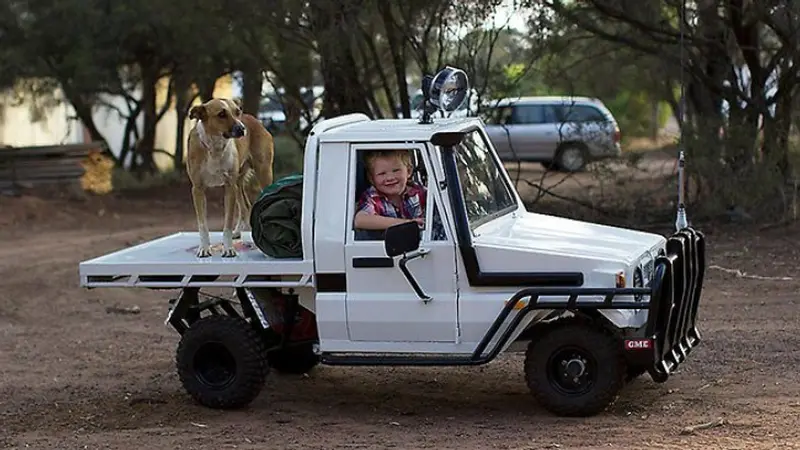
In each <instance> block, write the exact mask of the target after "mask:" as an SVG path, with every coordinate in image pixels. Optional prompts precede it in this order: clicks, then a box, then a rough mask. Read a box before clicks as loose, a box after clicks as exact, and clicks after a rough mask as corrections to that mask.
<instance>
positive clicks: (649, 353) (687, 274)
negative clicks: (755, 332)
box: [623, 228, 706, 383]
mask: <svg viewBox="0 0 800 450" xmlns="http://www.w3.org/2000/svg"><path fill="white" fill-rule="evenodd" d="M705 270H706V248H705V237H704V236H703V234H702V233H701V232H699V231H697V230H694V229H692V228H687V229H684V230H681V231H678V232H677V233H675V234H673V235H672V236H670V237H669V238H668V239H667V244H666V255H663V256H659V257H658V258H657V259H656V261H655V274H654V277H653V285H652V286H651V287H652V289H653V294H652V296H651V298H650V307H649V312H648V320H647V323H646V325H645V326H644V327H643V328H642V329H641V330H639V333H636V334H637V336H629V337H626V338H625V340H624V343H623V344H624V348H625V351H626V355H627V357H628V362H629V364H630V365H631V366H634V367H643V368H646V369H647V371H648V372H649V373H650V376H651V377H652V378H653V380H654V381H656V382H659V383H663V382H664V381H666V380H667V379H668V378H669V376H670V375H671V374H673V373H674V372H675V370H676V369H677V368H678V366H680V365H681V364H682V363H684V362H685V361H686V359H687V357H688V355H689V353H690V352H691V351H692V349H694V348H695V347H697V345H698V344H699V343H700V340H701V337H700V331H699V330H698V327H697V310H698V306H699V303H700V294H701V292H702V289H703V279H704V278H705Z"/></svg>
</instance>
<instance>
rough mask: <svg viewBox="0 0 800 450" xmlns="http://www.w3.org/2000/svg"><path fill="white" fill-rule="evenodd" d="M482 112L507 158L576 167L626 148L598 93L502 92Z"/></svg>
mask: <svg viewBox="0 0 800 450" xmlns="http://www.w3.org/2000/svg"><path fill="white" fill-rule="evenodd" d="M482 115H483V119H484V121H485V122H486V129H487V131H488V133H489V136H490V137H491V140H492V143H493V144H494V147H495V148H496V149H497V153H498V154H499V155H500V158H501V159H503V160H506V161H516V160H518V159H519V160H522V161H536V162H541V163H542V164H543V165H544V166H545V167H546V168H548V169H551V168H552V169H557V170H563V171H567V172H576V171H580V170H583V169H584V167H585V166H586V164H588V163H589V162H592V161H597V160H601V159H605V158H613V157H617V156H619V155H620V154H621V151H622V149H621V147H620V138H621V132H620V129H619V125H618V124H617V121H616V119H615V118H614V116H613V115H612V114H611V111H609V110H608V108H606V106H605V105H604V104H603V102H601V101H600V100H598V99H594V98H589V97H549V96H548V97H517V98H504V99H500V100H492V101H489V102H488V103H487V104H485V105H484V108H483V114H482Z"/></svg>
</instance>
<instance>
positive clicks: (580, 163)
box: [555, 144, 588, 172]
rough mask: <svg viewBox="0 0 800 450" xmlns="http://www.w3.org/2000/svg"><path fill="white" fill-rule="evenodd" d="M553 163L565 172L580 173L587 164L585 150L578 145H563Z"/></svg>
mask: <svg viewBox="0 0 800 450" xmlns="http://www.w3.org/2000/svg"><path fill="white" fill-rule="evenodd" d="M555 163H556V165H557V166H558V168H559V169H561V170H563V171H565V172H580V171H581V170H583V169H584V168H585V167H586V164H588V158H587V152H586V149H585V148H584V147H583V146H582V145H579V144H564V145H563V146H561V148H560V149H559V150H558V153H557V154H556V159H555Z"/></svg>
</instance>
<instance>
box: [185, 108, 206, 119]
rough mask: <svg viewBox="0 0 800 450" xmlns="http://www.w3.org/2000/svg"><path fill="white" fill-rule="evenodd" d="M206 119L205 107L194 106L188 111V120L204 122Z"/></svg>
mask: <svg viewBox="0 0 800 450" xmlns="http://www.w3.org/2000/svg"><path fill="white" fill-rule="evenodd" d="M207 117H208V112H207V111H206V107H205V105H194V106H192V109H190V110H189V119H197V120H205V119H206V118H207Z"/></svg>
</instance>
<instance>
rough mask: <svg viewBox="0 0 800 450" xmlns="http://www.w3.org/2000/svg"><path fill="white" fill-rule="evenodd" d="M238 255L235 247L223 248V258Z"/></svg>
mask: <svg viewBox="0 0 800 450" xmlns="http://www.w3.org/2000/svg"><path fill="white" fill-rule="evenodd" d="M237 255H238V253H236V249H234V248H233V247H231V248H227V249H224V250H222V257H223V258H235V257H236V256H237Z"/></svg>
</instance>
